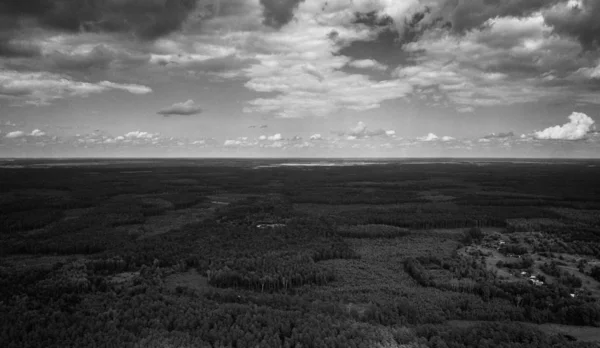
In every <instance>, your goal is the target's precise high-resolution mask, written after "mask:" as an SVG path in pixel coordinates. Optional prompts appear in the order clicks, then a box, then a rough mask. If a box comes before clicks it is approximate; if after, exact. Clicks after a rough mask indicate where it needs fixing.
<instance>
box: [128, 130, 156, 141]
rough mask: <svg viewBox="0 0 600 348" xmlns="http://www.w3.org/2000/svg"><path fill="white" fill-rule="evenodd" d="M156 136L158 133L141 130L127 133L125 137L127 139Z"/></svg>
mask: <svg viewBox="0 0 600 348" xmlns="http://www.w3.org/2000/svg"><path fill="white" fill-rule="evenodd" d="M156 136H157V134H153V133H148V132H141V131H139V130H138V131H133V132H129V133H127V134H125V138H127V139H152V138H154V137H156Z"/></svg>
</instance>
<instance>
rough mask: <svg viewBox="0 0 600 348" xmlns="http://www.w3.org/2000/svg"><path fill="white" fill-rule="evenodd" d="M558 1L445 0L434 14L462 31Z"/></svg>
mask: <svg viewBox="0 0 600 348" xmlns="http://www.w3.org/2000/svg"><path fill="white" fill-rule="evenodd" d="M559 2H561V0H469V1H462V0H447V1H445V2H444V3H443V4H442V6H440V7H439V8H438V9H437V11H436V13H435V14H434V15H435V16H436V18H438V17H439V18H443V21H444V23H445V22H446V21H449V23H450V25H451V27H452V30H453V31H455V32H464V31H466V30H469V29H472V28H477V27H479V26H481V25H482V24H483V23H485V21H487V20H488V19H491V18H496V17H504V16H513V17H525V16H528V15H530V14H532V13H534V12H536V11H539V10H542V9H546V8H548V7H550V6H552V5H554V4H557V3H559ZM450 25H448V26H450Z"/></svg>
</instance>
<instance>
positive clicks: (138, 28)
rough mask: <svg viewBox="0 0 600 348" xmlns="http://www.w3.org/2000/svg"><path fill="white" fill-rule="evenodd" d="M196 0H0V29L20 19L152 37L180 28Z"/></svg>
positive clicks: (65, 28)
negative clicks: (0, 23)
mask: <svg viewBox="0 0 600 348" xmlns="http://www.w3.org/2000/svg"><path fill="white" fill-rule="evenodd" d="M195 8H196V0H27V1H22V0H0V22H2V23H4V24H2V25H0V30H2V31H3V32H7V31H15V30H18V29H19V25H20V23H21V22H20V21H21V20H23V19H32V20H34V21H35V22H36V23H37V25H39V26H41V27H44V28H49V29H54V30H59V31H65V32H80V31H90V32H111V33H131V34H133V35H134V36H135V37H137V38H139V39H142V40H153V39H156V38H159V37H161V36H164V35H166V34H169V33H171V32H173V31H176V30H178V29H180V27H181V25H182V23H183V22H184V21H185V20H186V19H187V17H188V15H189V14H190V12H191V11H192V10H194V9H195Z"/></svg>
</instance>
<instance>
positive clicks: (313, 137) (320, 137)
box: [309, 133, 323, 140]
mask: <svg viewBox="0 0 600 348" xmlns="http://www.w3.org/2000/svg"><path fill="white" fill-rule="evenodd" d="M309 139H310V140H321V139H323V137H322V136H321V134H318V133H317V134H313V135H311V136H310V138H309Z"/></svg>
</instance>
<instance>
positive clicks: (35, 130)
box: [29, 129, 46, 137]
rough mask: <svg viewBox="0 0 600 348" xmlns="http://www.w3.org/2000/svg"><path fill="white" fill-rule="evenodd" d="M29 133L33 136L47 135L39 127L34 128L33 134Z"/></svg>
mask: <svg viewBox="0 0 600 348" xmlns="http://www.w3.org/2000/svg"><path fill="white" fill-rule="evenodd" d="M29 135H31V136H32V137H43V136H44V135H46V133H44V132H42V131H41V130H39V129H34V130H33V131H32V132H31V134H29Z"/></svg>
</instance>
